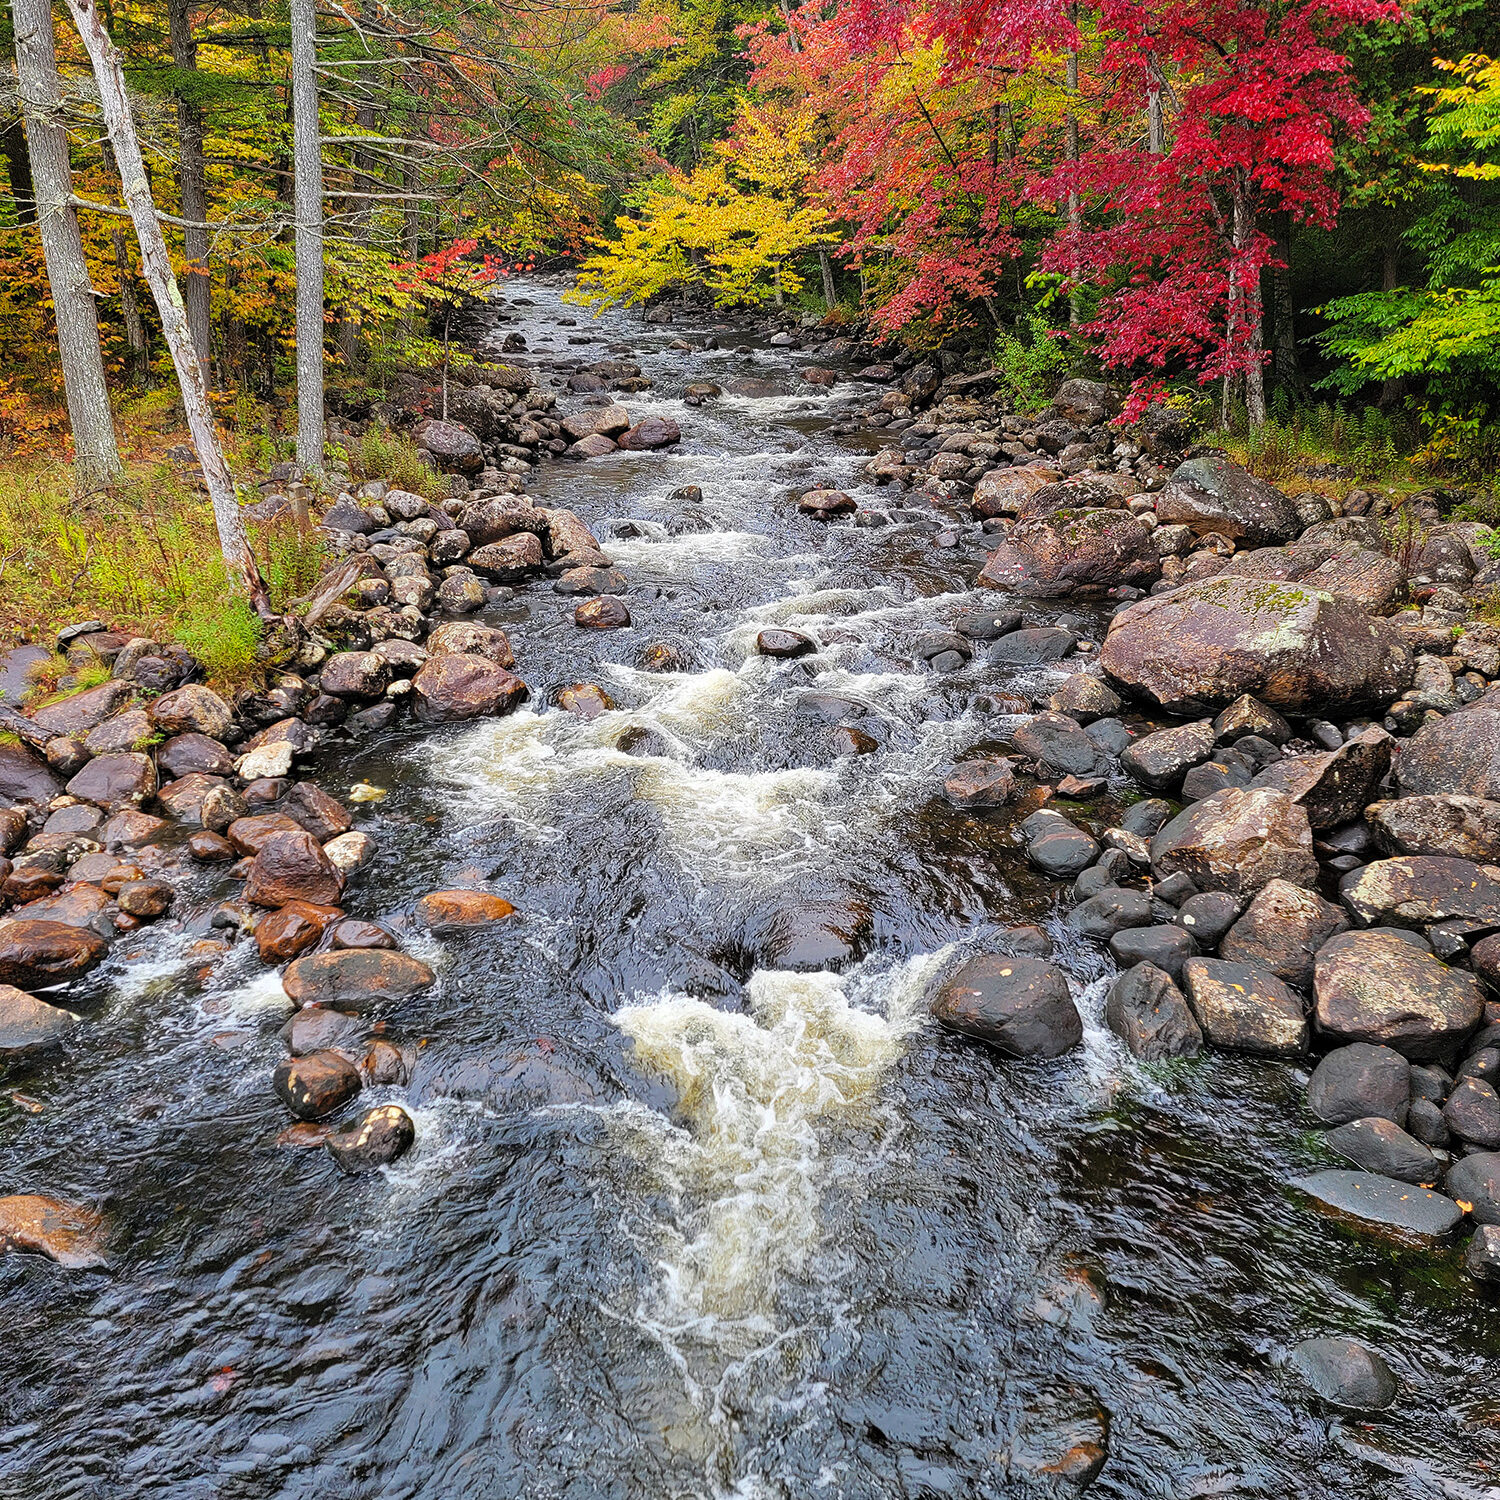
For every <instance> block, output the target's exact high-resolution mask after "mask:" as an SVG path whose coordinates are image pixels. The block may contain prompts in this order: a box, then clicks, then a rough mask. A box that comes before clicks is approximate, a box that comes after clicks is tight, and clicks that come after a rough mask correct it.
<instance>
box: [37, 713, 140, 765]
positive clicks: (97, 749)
mask: <svg viewBox="0 0 1500 1500" xmlns="http://www.w3.org/2000/svg"><path fill="white" fill-rule="evenodd" d="M155 732H156V731H155V728H154V726H153V725H152V723H151V715H150V714H148V713H147V712H146V710H145V709H144V708H127V709H123V710H122V711H121V712H119V713H117V714H114V715H112V716H111V717H110V718H108V719H106V720H105V721H104V722H103V723H102V724H100V725H99V726H98V727H97V728H96V729H91V730H90V731H89V733H88V737H87V738H86V739H85V740H84V742H83V748H84V751H85V753H86V754H88V755H116V754H118V753H119V752H120V751H121V750H142V749H144V748H145V747H146V746H147V745H149V744H150V743H151V742H152V740H153V738H154V735H155ZM52 743H53V744H56V743H57V742H56V741H55V740H54V741H53V742H52ZM47 748H48V749H49V750H50V749H51V748H52V747H51V745H49V746H48V747H47Z"/></svg>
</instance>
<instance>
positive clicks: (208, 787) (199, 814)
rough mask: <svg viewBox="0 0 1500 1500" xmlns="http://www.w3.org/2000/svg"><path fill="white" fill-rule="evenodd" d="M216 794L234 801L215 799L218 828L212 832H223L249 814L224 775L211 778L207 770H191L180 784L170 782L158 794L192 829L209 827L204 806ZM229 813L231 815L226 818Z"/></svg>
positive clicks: (169, 812)
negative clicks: (211, 795) (226, 794)
mask: <svg viewBox="0 0 1500 1500" xmlns="http://www.w3.org/2000/svg"><path fill="white" fill-rule="evenodd" d="M213 792H225V793H228V796H229V798H230V799H231V800H229V801H225V800H224V799H223V798H215V799H214V803H213V806H212V812H213V813H214V815H215V816H214V825H213V827H212V828H211V832H214V833H223V832H224V830H225V829H226V828H228V827H229V826H230V824H232V823H235V822H238V821H239V819H240V818H242V817H243V816H244V814H245V811H246V809H245V801H244V798H242V797H239V796H236V795H235V793H234V792H233V791H232V790H231V789H230V786H229V783H228V782H227V781H225V779H224V778H223V777H222V776H210V775H208V774H207V772H204V771H189V772H188V774H187V775H186V776H179V777H178V778H177V780H176V781H169V782H168V783H167V784H166V785H165V786H164V787H162V788H161V789H160V790H159V791H158V792H157V794H156V800H157V801H158V802H159V803H160V804H161V806H162V807H163V808H164V809H165V811H166V812H167V813H168V814H169V816H171V817H172V818H174V819H175V820H176V821H177V822H179V823H183V824H186V825H187V826H188V827H189V828H206V827H209V824H208V822H207V820H206V819H205V817H204V811H203V810H204V804H205V803H206V802H207V800H208V798H209V795H210V794H211V793H213ZM225 814H228V816H225Z"/></svg>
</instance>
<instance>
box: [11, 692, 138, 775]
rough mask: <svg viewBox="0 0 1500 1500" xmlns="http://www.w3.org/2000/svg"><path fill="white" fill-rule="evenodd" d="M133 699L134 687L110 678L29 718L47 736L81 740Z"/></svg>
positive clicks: (50, 704) (49, 705) (38, 710)
mask: <svg viewBox="0 0 1500 1500" xmlns="http://www.w3.org/2000/svg"><path fill="white" fill-rule="evenodd" d="M133 697H135V687H134V685H133V684H131V683H129V682H121V681H120V680H119V679H118V678H113V679H111V680H110V681H109V682H101V683H100V684H99V686H98V687H94V688H87V689H85V690H84V691H83V692H81V693H73V694H71V695H70V696H69V697H67V698H63V699H61V700H60V701H59V702H57V703H49V704H47V705H46V706H45V707H44V708H39V709H37V710H36V711H35V712H34V713H33V714H32V715H31V721H32V723H34V724H35V725H36V727H37V728H38V729H41V730H44V731H45V732H46V733H47V734H49V735H67V736H70V737H71V738H73V739H78V740H81V739H83V737H84V736H85V735H87V734H88V732H89V731H90V730H91V729H94V728H97V727H98V725H100V724H102V723H103V722H104V721H105V720H106V719H107V718H109V717H110V715H111V714H116V713H118V712H119V711H120V710H121V709H122V708H124V707H125V705H126V704H127V703H129V702H130V700H131V699H132V698H133ZM18 800H19V799H18Z"/></svg>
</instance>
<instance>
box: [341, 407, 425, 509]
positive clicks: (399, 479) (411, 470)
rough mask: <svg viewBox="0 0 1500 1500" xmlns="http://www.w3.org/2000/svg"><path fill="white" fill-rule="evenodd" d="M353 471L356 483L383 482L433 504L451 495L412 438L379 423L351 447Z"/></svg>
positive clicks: (353, 442)
mask: <svg viewBox="0 0 1500 1500" xmlns="http://www.w3.org/2000/svg"><path fill="white" fill-rule="evenodd" d="M349 467H350V471H351V472H352V473H353V474H354V476H355V478H356V479H383V480H385V482H386V483H387V484H389V485H391V486H393V487H394V488H396V489H398V490H410V491H411V492H412V494H414V495H425V496H426V497H427V498H428V499H429V500H441V499H444V498H445V497H446V496H447V494H448V484H447V481H446V480H445V479H444V478H443V476H442V475H441V474H439V473H438V472H437V470H436V469H434V468H432V467H431V465H429V464H428V462H427V461H426V459H424V458H423V457H422V456H421V454H419V453H418V452H417V445H416V444H415V443H414V442H412V440H411V439H410V438H409V437H407V436H405V434H403V433H399V432H392V431H391V430H390V429H389V428H388V427H381V426H380V425H379V424H378V423H375V422H372V423H371V424H370V426H369V428H368V429H367V430H366V432H365V434H364V436H363V437H360V438H356V439H355V440H353V441H352V442H351V443H350V444H349Z"/></svg>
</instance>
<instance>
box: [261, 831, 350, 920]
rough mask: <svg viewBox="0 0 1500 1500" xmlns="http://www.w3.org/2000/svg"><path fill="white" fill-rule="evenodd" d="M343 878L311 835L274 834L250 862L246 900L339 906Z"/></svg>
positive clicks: (301, 832)
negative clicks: (302, 902) (306, 902)
mask: <svg viewBox="0 0 1500 1500" xmlns="http://www.w3.org/2000/svg"><path fill="white" fill-rule="evenodd" d="M343 893H344V877H343V876H342V875H341V874H340V873H339V872H338V870H337V869H335V868H334V865H333V862H332V861H331V860H330V859H329V858H328V856H327V855H326V854H325V853H324V852H323V847H322V845H321V844H319V842H318V841H317V839H315V838H314V837H313V836H312V834H310V833H308V832H306V831H305V830H303V829H301V828H299V829H298V830H297V831H296V832H295V833H285V832H283V833H273V834H272V835H271V836H270V837H269V838H268V839H266V841H265V842H264V843H263V844H262V845H261V846H260V850H259V852H258V853H257V854H256V855H255V857H254V859H253V860H252V861H251V863H250V874H249V877H248V879H247V880H246V883H245V899H246V900H247V901H251V902H253V903H254V904H255V905H256V906H269V907H273V908H274V907H279V906H285V905H286V904H287V902H288V901H308V902H311V903H312V904H313V905H314V906H337V905H338V901H339V897H340V896H341V895H343Z"/></svg>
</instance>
